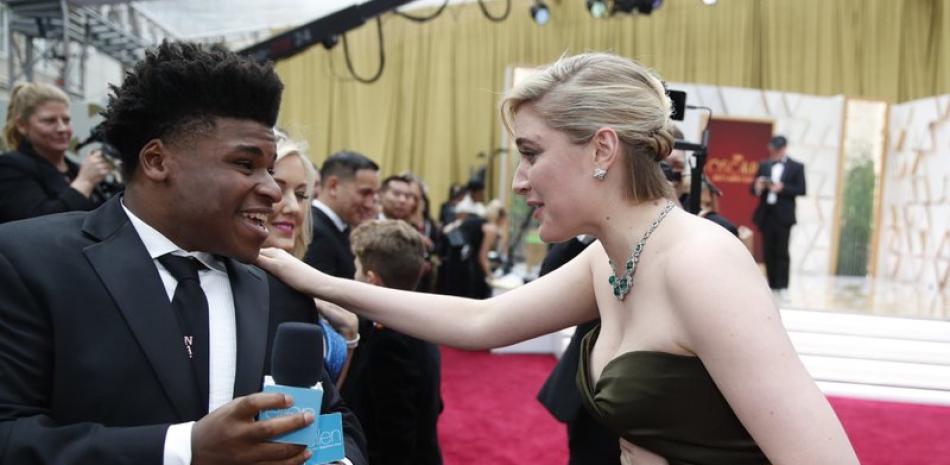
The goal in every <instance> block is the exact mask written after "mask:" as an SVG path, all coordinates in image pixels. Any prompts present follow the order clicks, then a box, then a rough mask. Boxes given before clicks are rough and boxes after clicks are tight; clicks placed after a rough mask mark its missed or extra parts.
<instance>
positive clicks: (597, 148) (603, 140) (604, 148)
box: [590, 127, 623, 171]
mask: <svg viewBox="0 0 950 465" xmlns="http://www.w3.org/2000/svg"><path fill="white" fill-rule="evenodd" d="M590 144H591V147H592V148H593V149H594V166H595V167H597V168H601V169H604V170H608V171H609V170H610V167H611V166H613V164H614V163H617V162H619V161H620V158H621V157H622V156H623V150H621V147H620V137H618V136H617V131H614V130H613V128H606V127H605V128H600V129H598V130H597V132H595V133H594V137H592V138H591V141H590Z"/></svg>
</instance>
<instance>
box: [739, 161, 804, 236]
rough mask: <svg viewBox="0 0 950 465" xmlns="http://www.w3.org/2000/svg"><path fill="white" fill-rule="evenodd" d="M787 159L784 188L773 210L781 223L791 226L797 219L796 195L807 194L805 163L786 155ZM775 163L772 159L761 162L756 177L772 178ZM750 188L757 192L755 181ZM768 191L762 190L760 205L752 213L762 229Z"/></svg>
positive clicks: (783, 178)
mask: <svg viewBox="0 0 950 465" xmlns="http://www.w3.org/2000/svg"><path fill="white" fill-rule="evenodd" d="M785 160H786V161H785V171H783V172H782V179H781V181H782V184H784V188H783V189H782V192H779V193H778V198H777V200H776V202H775V205H773V206H772V210H773V213H774V217H775V219H776V220H777V221H778V222H779V223H780V224H782V225H783V226H787V227H791V226H792V225H794V224H795V223H796V221H797V220H796V218H795V197H798V196H799V195H805V165H803V164H801V163H799V162H797V161H795V160H792V158H791V157H786V159H785ZM774 164H775V162H771V161H765V162H762V163H761V164H759V171H758V172H757V173H756V175H755V177H756V179H758V178H759V177H762V176H764V177H766V178H769V179H772V165H774ZM749 189H750V191H751V192H752V193H753V194H754V193H755V181H753V185H752V186H750V187H749ZM768 192H769V191H768V189H765V190H763V191H762V195H760V196H759V205H758V206H757V207H756V208H755V213H753V214H752V222H753V223H755V225H756V226H758V227H759V228H760V229H761V228H762V227H763V224H764V221H765V217H766V215H765V210H766V207H767V206H768V204H767V202H766V199H767V198H768V195H769V194H768Z"/></svg>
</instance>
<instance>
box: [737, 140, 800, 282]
mask: <svg viewBox="0 0 950 465" xmlns="http://www.w3.org/2000/svg"><path fill="white" fill-rule="evenodd" d="M787 145H788V139H786V138H785V136H775V137H772V139H771V140H769V145H768V148H769V158H768V160H766V161H764V162H762V163H761V164H760V165H759V170H758V172H757V173H756V176H755V181H753V183H752V186H751V188H750V190H751V191H752V193H753V194H754V195H755V196H756V197H758V198H759V205H758V207H756V209H755V213H754V214H753V216H752V221H753V223H755V225H756V226H758V227H759V230H760V231H761V232H762V246H763V251H764V255H765V257H764V258H765V271H766V274H767V275H768V280H769V287H770V288H772V290H774V291H778V292H784V291H785V289H787V288H788V270H789V266H790V259H789V255H788V239H789V236H790V235H791V232H792V226H793V225H794V224H795V222H796V220H795V197H798V196H799V195H805V165H803V164H801V163H799V162H797V161H795V160H793V159H792V158H791V157H789V156H788V155H787V154H786V153H785V149H786V146H787Z"/></svg>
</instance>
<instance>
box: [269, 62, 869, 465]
mask: <svg viewBox="0 0 950 465" xmlns="http://www.w3.org/2000/svg"><path fill="white" fill-rule="evenodd" d="M502 110H503V116H504V119H505V121H506V123H507V124H508V127H509V128H510V131H511V132H512V135H513V139H514V141H515V143H516V144H517V147H518V150H519V152H520V154H521V156H520V161H519V164H518V168H517V170H516V172H515V175H514V182H513V188H514V191H515V192H516V193H517V194H519V195H522V196H524V197H525V199H526V201H527V204H528V205H529V206H531V207H533V209H534V213H533V216H534V218H536V219H537V221H538V222H539V230H538V234H539V235H540V237H541V239H542V240H544V241H545V242H561V241H565V240H567V239H570V238H573V237H575V236H578V235H581V234H589V235H592V236H594V237H596V238H597V239H598V241H597V242H594V243H593V244H591V245H590V246H589V247H587V249H586V250H585V251H584V252H582V253H581V254H580V255H578V256H577V257H576V258H574V259H573V260H572V261H570V262H569V263H567V264H565V265H564V266H562V267H560V268H559V269H557V270H555V271H553V272H551V273H549V274H547V275H545V276H543V277H541V278H539V279H537V280H535V281H532V282H531V283H528V284H527V285H525V286H522V287H519V288H516V289H513V290H511V291H509V292H506V293H503V294H501V295H499V296H496V297H493V298H491V299H488V300H472V299H464V298H458V297H451V296H436V295H431V294H419V293H412V292H403V291H397V290H393V289H383V288H376V287H370V286H366V285H363V284H361V283H357V282H354V281H350V280H343V279H337V278H333V277H331V276H328V275H325V274H323V273H320V272H318V271H316V270H314V269H312V268H310V267H308V266H306V265H305V264H303V263H301V262H299V261H297V260H296V259H294V258H293V257H291V256H290V255H288V254H285V253H282V252H281V251H279V250H273V249H265V250H264V251H262V253H261V257H260V258H259V259H258V262H259V264H260V265H261V266H263V267H264V268H266V269H268V270H270V271H271V272H273V273H275V274H276V275H278V276H279V277H280V278H281V279H284V280H286V281H287V283H288V284H290V285H292V286H294V287H295V288H297V289H300V290H301V291H302V292H305V293H307V294H311V295H315V296H321V297H323V298H326V299H327V300H330V301H332V302H336V303H338V304H341V305H344V306H346V307H347V308H351V309H353V310H354V311H356V312H357V313H359V314H361V315H363V316H365V317H366V318H369V319H372V320H374V321H378V322H380V323H381V324H383V325H386V326H389V327H392V328H394V329H395V330H397V331H400V332H404V333H406V334H409V335H412V336H415V337H418V338H422V339H426V340H429V341H432V342H436V343H440V344H446V345H451V346H455V347H461V348H466V349H486V348H490V347H500V346H505V345H509V344H513V343H515V342H518V341H523V340H526V339H530V338H533V337H536V336H539V335H543V334H547V333H551V332H553V331H557V330H560V329H562V328H566V327H569V326H573V325H577V324H579V323H582V322H585V321H589V320H592V319H594V318H597V317H599V318H600V319H601V325H600V327H598V328H595V329H593V330H592V331H591V332H590V333H588V334H587V336H586V337H585V338H584V341H583V343H582V347H581V350H580V356H579V358H578V373H577V382H578V389H579V391H580V393H581V398H582V400H583V402H584V404H585V406H586V407H587V409H588V410H589V411H590V412H591V414H592V416H593V417H594V418H596V419H597V420H599V421H600V422H601V423H603V424H604V425H605V426H607V427H608V428H609V429H610V430H611V431H613V432H614V433H616V434H618V435H619V436H620V437H621V438H622V440H621V444H620V448H621V462H622V463H624V464H637V465H654V464H671V465H686V464H690V465H752V464H757V465H758V464H767V463H771V464H773V465H827V464H835V465H856V464H857V463H858V460H857V457H856V456H855V454H854V451H853V449H852V447H851V444H850V443H849V442H848V438H847V436H846V435H845V432H844V429H843V428H842V427H841V424H840V422H839V421H838V419H837V417H836V416H835V413H834V411H833V410H832V409H831V406H830V405H829V404H828V401H827V399H825V397H824V395H823V394H822V393H821V391H820V390H819V389H818V387H817V386H816V384H815V382H814V381H813V380H812V378H811V376H809V374H808V372H807V371H806V370H805V367H804V366H803V365H802V363H801V360H799V358H798V356H797V355H796V353H795V349H794V347H792V344H791V342H790V340H789V338H788V335H787V333H786V331H785V328H784V327H783V326H782V323H781V320H780V318H779V313H778V311H777V309H776V308H775V303H774V301H773V300H772V295H771V293H770V292H769V289H768V287H767V286H766V283H765V280H764V279H763V277H762V275H761V273H760V272H759V270H758V267H757V266H756V265H755V263H754V262H753V260H752V258H751V256H750V255H749V253H748V252H747V251H746V250H745V248H744V247H743V246H742V244H741V243H740V242H739V241H738V240H737V239H736V238H735V236H733V235H731V234H729V232H727V231H726V230H725V229H723V228H721V227H719V226H718V225H716V224H713V223H712V222H710V221H707V220H705V219H703V218H699V217H697V216H694V215H690V214H688V213H686V212H684V211H683V210H681V209H679V208H676V207H675V205H674V202H673V201H672V200H669V199H668V197H670V196H671V190H670V186H669V183H668V182H667V181H666V179H665V177H664V176H663V173H662V171H661V169H660V167H659V165H658V162H659V161H660V160H662V159H663V158H665V157H666V156H667V155H668V154H669V153H670V150H671V148H672V146H673V137H672V135H671V132H670V130H671V122H670V112H671V108H670V100H669V98H668V97H667V96H666V93H665V90H664V88H663V85H662V83H661V82H660V80H659V79H658V78H657V77H656V76H654V75H653V74H652V73H651V72H650V71H649V70H648V69H646V68H645V67H643V66H642V65H640V64H638V63H635V62H633V61H631V60H629V59H626V58H623V57H619V56H616V55H611V54H604V53H587V54H581V55H577V56H571V57H564V58H562V59H560V60H558V61H557V62H555V63H554V64H552V65H550V66H548V67H546V68H544V69H542V70H540V71H539V72H537V73H536V74H534V75H533V76H531V77H530V78H528V79H526V80H525V81H524V82H522V83H520V84H519V85H518V86H516V87H515V88H514V89H513V90H512V91H511V92H510V93H509V94H508V96H507V97H506V98H505V99H504V101H503V103H502ZM684 282H685V283H689V286H686V287H685V288H684V286H683V283H684ZM684 289H688V291H684Z"/></svg>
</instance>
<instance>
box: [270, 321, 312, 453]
mask: <svg viewBox="0 0 950 465" xmlns="http://www.w3.org/2000/svg"><path fill="white" fill-rule="evenodd" d="M322 372H323V329H322V328H320V326H318V325H315V324H311V323H300V322H286V323H281V324H280V326H278V327H277V332H276V334H275V336H274V345H273V350H272V351H271V374H272V376H273V378H274V383H275V384H273V385H266V386H264V392H279V393H282V394H287V395H289V396H291V397H293V399H294V404H293V405H292V406H290V407H288V408H286V409H278V410H265V411H263V412H261V414H260V419H261V420H268V419H271V418H278V417H282V416H286V415H294V414H297V413H302V412H310V413H312V414H313V416H314V422H313V423H311V424H310V425H308V426H306V427H304V428H301V429H298V430H295V431H291V432H289V433H286V434H283V435H280V436H277V437H274V438H273V441H274V442H281V443H288V444H299V445H302V446H307V447H308V448H313V447H315V446H316V445H317V439H318V436H319V433H320V430H319V422H318V421H317V420H318V418H319V416H320V406H321V404H322V403H323V387H322V386H319V385H318V384H317V383H318V381H319V380H320V375H321V374H322Z"/></svg>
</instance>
